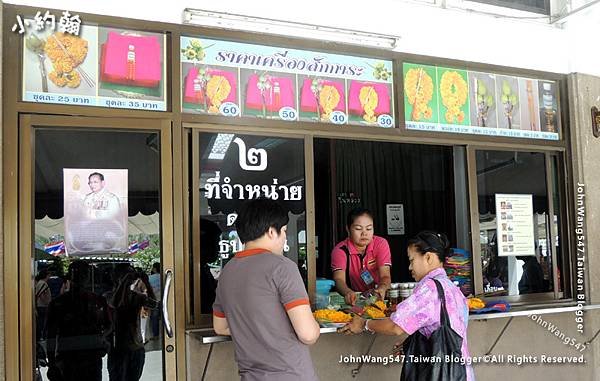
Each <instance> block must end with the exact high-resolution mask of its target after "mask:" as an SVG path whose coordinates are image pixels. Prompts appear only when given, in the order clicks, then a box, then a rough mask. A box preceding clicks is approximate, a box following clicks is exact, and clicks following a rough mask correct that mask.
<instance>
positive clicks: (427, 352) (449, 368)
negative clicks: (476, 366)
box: [400, 279, 467, 381]
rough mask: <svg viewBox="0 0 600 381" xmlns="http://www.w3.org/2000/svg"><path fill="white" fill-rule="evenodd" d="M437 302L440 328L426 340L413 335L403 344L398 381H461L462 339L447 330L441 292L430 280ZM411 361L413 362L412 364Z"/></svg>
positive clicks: (463, 371)
mask: <svg viewBox="0 0 600 381" xmlns="http://www.w3.org/2000/svg"><path fill="white" fill-rule="evenodd" d="M433 281H434V282H435V286H436V287H437V290H438V297H439V298H440V324H441V326H440V328H438V329H437V330H435V331H434V332H433V333H432V334H431V336H430V337H429V338H427V337H426V336H425V335H423V334H422V333H421V332H419V331H416V332H415V333H413V334H412V335H410V336H409V337H408V338H407V339H406V340H405V341H404V344H403V350H404V356H405V357H404V365H403V367H402V374H401V376H400V380H401V381H417V380H418V381H464V380H466V379H467V369H466V366H465V365H464V363H461V362H460V360H461V357H462V352H461V345H462V341H463V339H462V337H460V335H459V334H458V333H456V332H455V331H454V330H453V329H452V327H451V326H450V319H449V317H448V311H447V310H446V296H445V294H444V289H443V288H442V285H441V284H440V282H439V281H438V280H437V279H433ZM411 360H412V361H411Z"/></svg>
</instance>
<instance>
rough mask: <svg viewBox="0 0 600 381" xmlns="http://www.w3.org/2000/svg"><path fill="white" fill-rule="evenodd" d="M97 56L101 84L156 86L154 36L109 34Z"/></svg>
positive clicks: (158, 52)
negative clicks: (98, 57)
mask: <svg viewBox="0 0 600 381" xmlns="http://www.w3.org/2000/svg"><path fill="white" fill-rule="evenodd" d="M101 54H102V56H101V59H100V62H101V64H100V80H101V81H103V82H110V83H118V84H122V85H134V86H143V87H157V86H158V85H159V84H160V80H161V78H162V68H161V64H160V61H161V48H160V44H159V42H158V38H157V37H155V36H129V35H122V34H119V33H116V32H109V33H108V38H107V40H106V43H105V44H103V45H102V53H101ZM132 59H133V63H132Z"/></svg>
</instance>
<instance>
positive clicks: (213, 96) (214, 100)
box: [206, 75, 231, 113]
mask: <svg viewBox="0 0 600 381" xmlns="http://www.w3.org/2000/svg"><path fill="white" fill-rule="evenodd" d="M230 92H231V84H230V83H229V81H228V80H227V78H225V77H224V76H222V75H214V76H212V77H211V78H210V79H209V80H208V83H207V84H206V95H207V96H208V99H210V103H211V106H210V107H209V109H208V112H210V113H218V112H219V107H221V104H222V103H223V101H224V100H225V99H227V97H228V96H229V93H230Z"/></svg>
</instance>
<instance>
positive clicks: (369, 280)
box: [360, 269, 375, 286]
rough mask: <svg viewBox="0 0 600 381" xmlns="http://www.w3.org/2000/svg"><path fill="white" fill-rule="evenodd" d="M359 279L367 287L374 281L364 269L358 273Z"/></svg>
mask: <svg viewBox="0 0 600 381" xmlns="http://www.w3.org/2000/svg"><path fill="white" fill-rule="evenodd" d="M360 277H361V278H362V280H363V282H365V284H366V285H367V286H368V285H370V284H371V283H373V282H374V281H375V279H373V276H372V275H371V273H370V272H369V270H367V269H364V270H363V271H362V272H361V273H360Z"/></svg>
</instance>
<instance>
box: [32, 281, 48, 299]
mask: <svg viewBox="0 0 600 381" xmlns="http://www.w3.org/2000/svg"><path fill="white" fill-rule="evenodd" d="M49 288H50V286H48V283H45V282H44V284H42V287H40V289H39V291H38V292H37V293H36V294H35V297H36V298H39V297H40V296H41V295H42V294H43V293H44V292H46V290H48V289H49Z"/></svg>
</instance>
